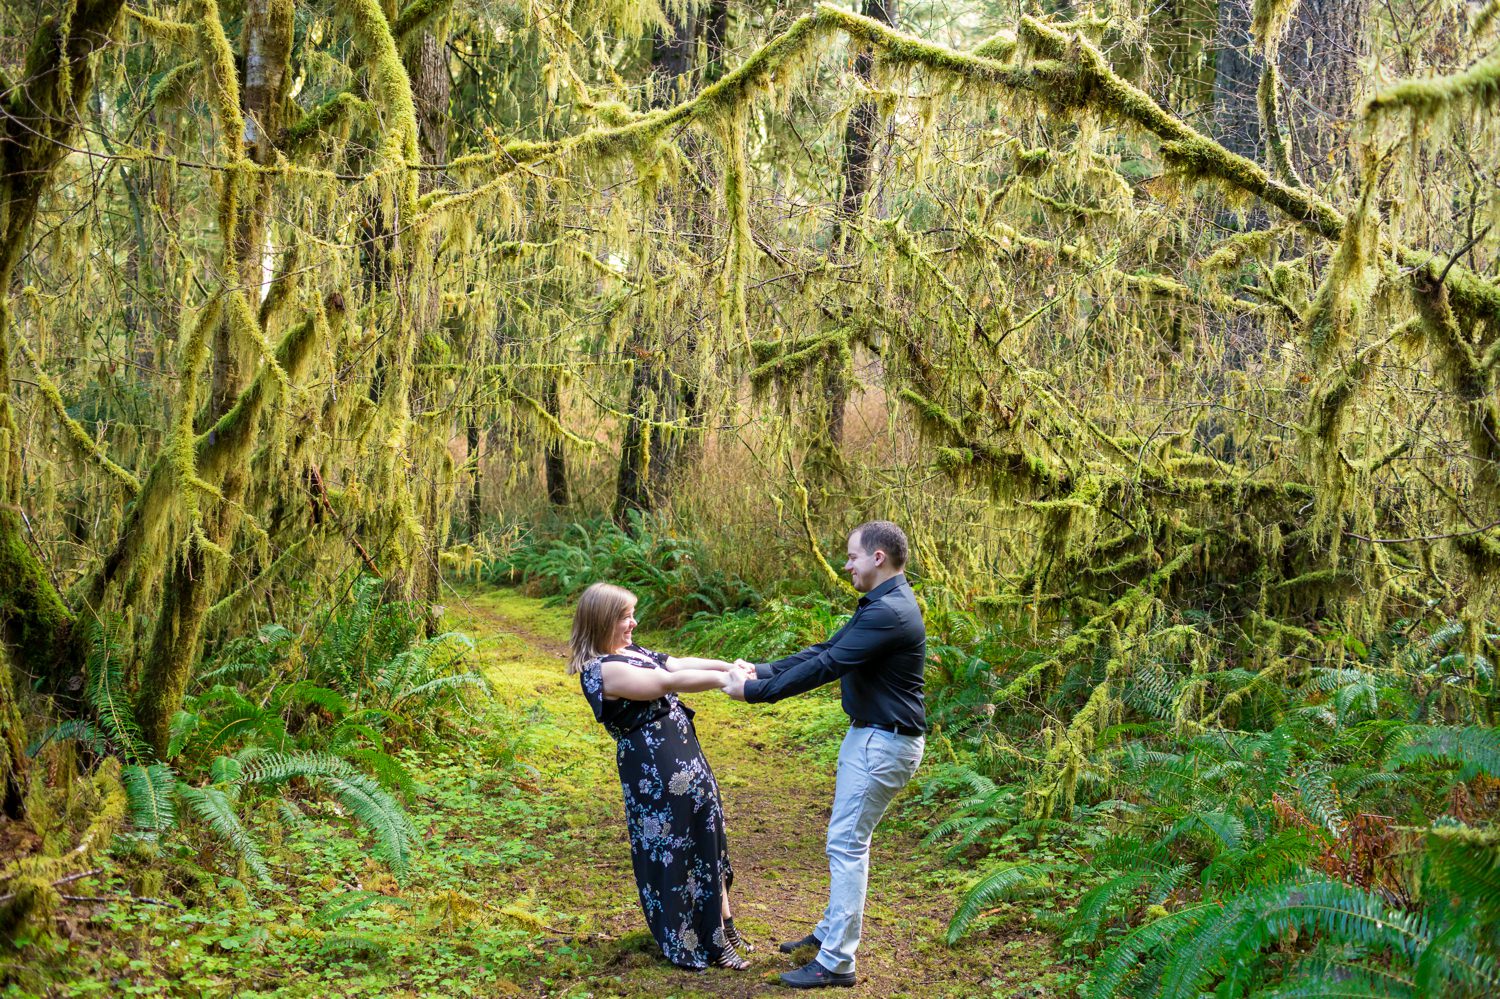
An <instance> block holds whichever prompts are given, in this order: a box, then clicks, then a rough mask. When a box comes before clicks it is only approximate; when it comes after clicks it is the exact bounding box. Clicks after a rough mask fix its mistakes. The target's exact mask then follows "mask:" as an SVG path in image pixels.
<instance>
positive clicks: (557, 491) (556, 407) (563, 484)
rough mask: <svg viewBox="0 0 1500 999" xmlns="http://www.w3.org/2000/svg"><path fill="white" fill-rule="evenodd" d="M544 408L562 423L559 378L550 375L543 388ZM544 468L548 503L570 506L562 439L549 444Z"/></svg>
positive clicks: (543, 462) (544, 457)
mask: <svg viewBox="0 0 1500 999" xmlns="http://www.w3.org/2000/svg"><path fill="white" fill-rule="evenodd" d="M542 408H543V409H545V410H546V411H547V415H548V416H551V417H552V418H553V419H555V420H559V422H560V421H561V417H562V398H561V393H560V392H559V391H558V387H557V376H556V375H549V376H548V378H547V381H546V383H545V384H544V385H543V386H542ZM542 466H543V470H544V474H545V476H546V480H547V502H549V503H551V504H552V505H553V506H567V505H568V459H567V455H566V453H565V452H564V451H563V442H562V438H560V437H554V438H553V439H552V440H550V441H548V442H547V450H546V453H545V454H543V455H542Z"/></svg>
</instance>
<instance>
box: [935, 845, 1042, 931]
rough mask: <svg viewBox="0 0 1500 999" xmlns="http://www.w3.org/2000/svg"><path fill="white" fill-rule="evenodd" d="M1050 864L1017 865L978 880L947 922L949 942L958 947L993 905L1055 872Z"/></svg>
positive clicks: (993, 872)
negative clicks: (971, 927)
mask: <svg viewBox="0 0 1500 999" xmlns="http://www.w3.org/2000/svg"><path fill="white" fill-rule="evenodd" d="M1053 870H1054V867H1053V866H1052V865H1051V864H1018V865H1016V866H1014V867H1004V868H1001V869H1000V870H998V871H992V872H990V873H989V874H987V875H985V876H984V877H983V878H981V879H980V880H979V882H978V883H977V884H976V885H974V887H972V888H970V889H969V891H968V892H967V894H965V895H964V900H963V901H962V902H961V903H960V904H959V906H958V910H957V911H956V912H954V913H953V918H952V919H951V920H949V922H948V943H949V944H950V945H952V944H955V943H957V942H958V941H959V939H960V938H961V937H962V936H963V935H964V932H965V931H966V930H967V929H968V928H969V926H970V925H972V924H973V922H974V920H976V919H978V918H979V914H980V913H981V912H983V911H984V909H985V908H986V907H987V906H989V905H990V904H991V903H993V902H998V901H1001V900H1003V899H1006V898H1009V897H1011V895H1012V894H1014V893H1015V892H1018V891H1021V890H1023V889H1026V888H1029V887H1031V886H1032V885H1034V884H1036V882H1038V881H1040V880H1042V879H1043V878H1046V877H1047V876H1048V875H1050V874H1051V873H1052V871H1053Z"/></svg>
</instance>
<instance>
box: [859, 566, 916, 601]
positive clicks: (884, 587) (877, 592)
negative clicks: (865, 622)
mask: <svg viewBox="0 0 1500 999" xmlns="http://www.w3.org/2000/svg"><path fill="white" fill-rule="evenodd" d="M905 583H906V573H904V572H898V573H896V574H895V575H894V576H892V577H891V578H890V579H887V580H886V581H885V582H883V583H881V584H880V585H879V586H877V587H875V589H873V590H871V591H870V592H869V593H866V594H865V595H864V596H862V597H860V598H859V606H861V607H863V606H865V605H866V604H869V603H874V602H875V601H876V600H879V599H880V598H881V597H883V596H885V595H886V594H887V593H889V592H891V591H892V590H894V589H895V588H896V587H898V586H902V585H904V584H905Z"/></svg>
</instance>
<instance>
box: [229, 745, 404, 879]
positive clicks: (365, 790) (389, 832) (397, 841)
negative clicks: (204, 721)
mask: <svg viewBox="0 0 1500 999" xmlns="http://www.w3.org/2000/svg"><path fill="white" fill-rule="evenodd" d="M299 777H300V778H302V779H304V780H307V781H310V782H312V783H314V784H318V785H321V786H322V787H324V788H325V789H326V790H327V791H328V792H329V793H331V794H332V795H333V796H334V798H336V799H337V800H338V801H339V803H340V804H342V805H343V806H344V807H345V808H346V809H348V810H349V812H350V813H351V814H352V815H353V817H354V818H355V819H356V820H357V821H359V822H361V823H363V824H364V825H366V826H368V827H369V828H370V830H371V831H372V832H373V833H374V834H375V840H376V855H377V856H378V857H380V858H381V859H383V860H385V862H386V863H387V864H388V865H389V866H390V868H391V870H392V871H393V872H395V873H396V874H397V875H398V876H399V875H404V874H405V873H406V871H407V869H408V868H409V867H410V864H411V854H412V851H413V849H415V847H416V844H417V842H418V840H419V839H420V836H419V835H418V833H417V830H416V827H415V826H414V825H412V822H411V819H410V818H408V817H407V815H406V812H405V811H404V810H403V809H402V808H401V805H400V803H398V802H397V801H396V799H395V798H393V797H391V795H390V794H389V792H387V791H386V790H385V789H384V788H383V787H381V786H380V785H379V784H378V783H377V782H376V781H374V780H372V779H371V778H369V777H368V776H366V775H365V774H363V773H361V772H360V771H358V770H356V769H355V768H354V767H353V766H351V765H350V764H349V763H348V762H347V761H345V760H342V759H340V758H339V757H337V756H332V755H329V754H326V753H306V754H302V755H296V756H293V755H290V754H286V753H271V754H268V755H266V756H263V757H260V758H258V759H256V760H252V761H251V762H250V763H248V764H247V765H246V766H245V770H244V780H245V782H246V783H250V784H260V785H266V786H274V785H278V784H284V783H286V782H287V781H290V780H294V779H297V778H299Z"/></svg>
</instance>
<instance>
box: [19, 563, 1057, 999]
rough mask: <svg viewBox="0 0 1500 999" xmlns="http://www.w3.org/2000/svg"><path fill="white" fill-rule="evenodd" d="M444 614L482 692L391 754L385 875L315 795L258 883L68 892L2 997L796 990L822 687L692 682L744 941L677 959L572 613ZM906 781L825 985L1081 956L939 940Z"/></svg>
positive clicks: (1041, 944)
mask: <svg viewBox="0 0 1500 999" xmlns="http://www.w3.org/2000/svg"><path fill="white" fill-rule="evenodd" d="M447 613H448V623H449V626H450V627H453V628H455V629H457V630H461V631H464V632H466V633H468V634H469V635H471V636H473V637H474V639H475V640H476V644H477V648H476V650H475V653H474V655H475V656H476V657H477V665H476V666H475V668H477V669H479V670H481V671H482V672H483V673H484V674H485V675H486V676H487V677H488V679H489V680H490V682H491V684H492V686H493V695H494V696H493V698H492V699H490V700H489V701H488V702H486V703H485V704H483V705H481V706H479V707H476V708H475V715H474V717H473V718H472V719H471V720H470V721H471V724H470V725H469V728H468V729H467V735H466V736H465V737H463V738H450V739H447V740H446V743H445V745H442V746H439V747H437V749H432V748H429V749H426V750H423V751H420V752H408V753H403V754H402V759H403V762H404V763H405V764H406V765H407V766H408V768H409V769H410V770H411V772H412V774H413V776H414V777H415V779H416V781H417V783H418V786H419V789H418V793H417V796H416V798H415V800H414V801H413V803H412V806H411V813H412V816H413V819H414V820H415V821H416V823H417V825H418V828H419V829H421V830H422V831H423V832H424V833H425V835H426V843H425V845H424V848H423V850H422V852H421V853H420V854H419V855H418V857H417V858H416V860H415V862H414V864H413V868H412V871H411V874H410V876H409V877H408V878H407V879H406V880H405V881H404V883H401V884H398V883H397V882H396V881H395V879H393V878H392V877H391V876H390V875H389V874H388V873H386V872H385V871H384V870H383V869H382V868H381V867H380V866H379V865H377V864H376V863H375V862H374V861H372V860H369V859H368V857H366V856H365V852H366V851H365V846H364V843H363V842H362V837H361V836H359V835H358V834H355V835H352V836H351V835H349V833H348V832H347V831H346V830H347V826H341V827H338V828H336V824H337V823H339V822H340V819H339V817H338V816H337V814H336V812H337V810H336V809H333V810H332V811H325V812H322V813H318V812H314V815H313V821H311V822H309V823H308V824H307V825H306V826H304V827H299V828H292V829H288V830H285V831H281V830H279V829H277V830H272V831H268V830H265V829H258V830H257V832H258V834H259V835H261V836H269V837H270V838H271V839H272V841H273V842H272V845H271V848H270V849H268V850H267V856H268V859H269V860H270V861H271V862H272V864H273V869H274V870H275V871H276V875H277V879H278V882H279V887H278V889H277V891H276V892H275V894H274V895H273V896H272V897H264V896H259V897H252V898H248V899H245V900H244V901H243V902H242V903H241V904H240V905H238V906H237V907H236V906H226V907H224V908H223V909H222V910H221V911H213V912H205V911H204V910H202V909H187V910H174V909H168V908H161V907H157V906H150V905H141V904H138V903H136V902H132V901H130V900H129V899H128V898H124V899H122V900H121V901H116V902H110V903H108V904H102V905H99V906H96V907H94V908H93V909H92V911H89V912H77V913H74V914H72V915H71V916H70V917H69V920H65V922H64V924H63V937H64V940H63V941H62V942H60V943H58V944H57V945H56V947H57V950H56V951H55V952H54V955H53V957H52V959H51V961H50V962H49V963H51V964H52V967H51V968H50V969H49V973H44V974H42V975H38V974H37V973H36V971H37V969H32V973H31V974H20V975H17V974H14V973H11V974H6V971H7V970H10V971H12V972H14V970H15V969H14V968H12V969H7V968H6V967H5V966H4V965H3V963H0V982H4V981H6V979H7V978H8V979H9V981H10V984H9V985H8V986H5V987H0V996H6V997H9V996H31V995H48V996H52V995H56V996H64V995H67V996H71V995H85V994H100V993H105V994H111V995H123V994H131V995H174V996H175V995H193V996H197V995H228V994H233V995H257V996H271V995H277V996H291V995H380V996H435V995H442V996H447V995H453V996H459V995H465V996H467V995H475V996H547V997H575V999H582V997H598V999H602V997H606V996H620V997H637V996H640V997H644V996H651V997H680V999H688V997H709V996H715V997H731V996H752V995H774V994H788V995H789V994H792V993H791V992H790V990H784V989H782V988H781V987H780V986H779V985H777V984H776V983H775V979H776V975H777V974H778V973H779V972H781V971H785V970H788V969H790V968H792V967H795V966H796V964H797V963H799V961H798V960H794V958H791V957H787V956H785V955H782V954H780V953H778V952H777V949H776V943H777V941H779V940H783V939H787V938H789V937H798V936H801V935H803V934H804V933H806V932H808V931H809V930H810V929H811V928H812V926H813V925H814V924H815V923H816V921H817V919H818V917H819V915H820V913H821V911H822V908H823V903H824V901H825V899H826V892H827V867H826V861H825V860H824V856H823V839H824V833H825V828H826V823H827V817H828V809H829V804H830V802H831V800H832V796H833V775H834V763H835V759H836V756H837V752H838V744H839V740H840V738H841V737H842V733H843V731H844V728H845V726H846V724H847V722H846V719H845V718H844V716H843V713H842V711H841V710H840V709H839V705H838V702H837V700H836V699H835V698H834V697H831V696H827V695H826V694H814V695H810V696H805V697H801V698H795V699H792V700H790V701H784V702H781V703H780V704H777V705H775V706H772V707H757V706H749V705H744V704H739V703H736V702H734V701H731V700H729V699H728V698H726V697H724V696H722V695H720V694H717V693H713V694H709V693H704V694H697V695H692V696H690V697H689V698H687V700H688V701H689V702H690V703H691V704H692V706H693V707H694V709H695V710H696V711H697V712H698V715H697V720H696V727H697V729H698V733H699V736H700V739H701V741H702V744H703V748H704V752H705V755H706V756H707V757H708V759H709V762H710V764H711V765H712V766H713V768H714V771H715V773H716V775H717V776H718V779H719V784H720V787H721V790H722V794H723V798H724V804H725V808H726V811H727V814H728V832H729V838H730V856H731V859H732V860H733V863H734V867H735V874H736V882H735V886H734V892H733V895H732V901H733V903H734V905H735V907H736V913H735V915H736V920H735V921H736V923H737V924H738V925H739V926H740V927H741V930H742V932H745V933H746V935H747V936H748V937H749V938H750V939H751V940H752V941H753V942H754V944H755V945H756V950H755V952H754V953H753V954H750V955H748V957H749V958H750V961H751V968H750V970H748V971H742V972H733V971H727V970H722V969H712V970H710V971H707V972H704V973H702V974H692V973H688V972H682V971H678V970H676V969H674V968H672V967H671V966H670V965H669V964H667V963H666V962H665V961H664V960H663V959H662V958H661V955H660V952H659V950H658V949H657V947H656V945H655V942H654V941H653V940H652V939H651V937H650V935H649V934H648V933H647V932H646V930H645V925H644V921H643V919H642V917H641V913H640V908H639V903H638V901H637V897H636V892H635V885H634V881H633V876H632V873H631V867H630V852H629V844H628V841H627V840H626V837H625V826H624V815H623V804H622V801H621V794H620V788H619V781H618V778H617V776H616V774H615V770H614V751H613V746H612V743H611V740H610V737H609V735H608V734H607V733H606V732H605V731H604V729H603V728H602V727H601V726H600V725H598V724H597V723H596V722H595V721H594V719H593V716H592V714H591V713H590V711H589V710H588V706H587V704H586V703H585V702H584V700H583V698H582V697H581V696H580V695H579V691H578V686H577V681H576V679H574V678H572V677H569V676H567V675H566V668H565V656H564V649H565V642H566V636H567V629H568V623H569V622H568V615H567V611H566V610H565V609H563V608H558V607H551V606H548V605H546V604H544V603H543V602H542V601H540V600H536V599H532V598H529V597H525V596H522V595H521V594H519V593H516V592H514V591H509V590H487V589H478V588H465V589H462V590H460V591H458V592H456V593H454V594H452V600H451V602H450V605H449V607H448V612H447ZM651 638H652V636H649V635H644V634H643V635H640V636H638V640H640V641H641V642H642V643H643V644H647V645H650V644H652V643H651ZM668 651H670V649H668ZM932 755H933V753H932V750H931V749H929V762H936V761H933V760H932V759H931V758H932ZM924 768H925V765H924ZM919 785H920V774H919V778H918V780H917V781H915V782H914V783H913V784H912V785H911V786H909V787H908V789H907V790H906V791H905V792H903V794H902V796H901V797H900V798H899V799H898V800H897V802H896V803H895V804H894V805H893V806H892V810H891V812H890V813H889V814H888V815H887V817H886V819H885V821H884V822H883V823H882V825H881V827H880V829H879V830H878V831H877V833H876V838H875V844H874V849H873V862H872V874H871V881H870V894H869V902H868V905H867V907H866V912H865V924H864V939H863V940H862V942H861V947H860V953H859V968H858V974H859V981H858V984H857V985H856V986H855V987H854V988H853V989H849V990H840V994H841V995H850V996H878V997H900V996H912V997H917V996H922V997H925V996H933V997H970V996H1049V995H1063V994H1069V993H1071V992H1072V984H1071V983H1072V982H1074V981H1076V976H1075V975H1072V974H1069V973H1068V972H1067V971H1066V970H1065V969H1064V967H1063V966H1062V964H1061V963H1060V962H1059V960H1058V958H1057V956H1056V955H1055V953H1054V949H1053V944H1052V940H1051V938H1049V937H1048V936H1046V935H1045V934H1043V933H1041V932H1038V931H1036V930H1033V929H1030V928H1028V926H1027V925H1026V922H1025V921H1024V920H1025V917H1024V915H1023V914H1022V913H1021V912H1019V911H1014V912H1011V911H1007V912H1006V913H1004V914H1001V915H1000V917H999V918H998V919H991V920H987V921H985V922H984V923H983V924H982V925H981V926H980V927H979V930H980V931H979V932H978V933H977V934H975V935H974V936H971V937H969V938H966V939H965V940H964V941H963V942H962V943H961V944H960V945H959V946H957V947H953V948H950V947H948V946H947V945H946V944H945V943H944V942H943V933H944V931H945V929H946V926H947V922H948V918H949V916H950V915H951V913H952V909H953V906H954V904H955V900H956V898H957V897H958V895H959V894H961V889H962V887H963V886H964V884H965V883H967V881H968V880H969V879H970V878H972V876H973V871H972V870H970V869H967V868H966V866H965V865H963V864H962V863H959V864H956V865H954V864H950V865H945V864H944V863H943V857H942V855H941V853H940V852H939V851H935V850H932V849H929V848H924V847H921V846H920V845H919V841H920V840H921V838H922V836H923V834H924V832H925V830H926V829H927V828H930V825H931V823H932V822H933V821H934V819H933V817H932V808H931V805H930V804H929V803H927V802H924V801H923V800H922V794H921V791H920V790H919ZM132 878H135V879H136V880H135V881H132ZM138 881H139V873H136V874H132V873H131V871H130V870H129V869H128V865H122V866H121V867H120V868H118V869H114V870H111V871H110V872H109V873H108V874H106V876H105V877H104V878H103V879H102V883H101V884H100V885H97V886H94V887H93V888H91V889H90V890H91V891H93V892H97V893H99V894H100V895H101V896H103V895H107V894H108V893H109V892H110V890H111V889H113V890H114V891H117V892H121V893H122V895H124V896H128V895H129V894H132V885H133V884H138ZM1007 920H1009V922H1007ZM810 956H811V954H810V953H802V954H798V955H795V958H797V959H800V960H806V959H807V958H809V957H810ZM43 982H45V983H46V984H40V983H43Z"/></svg>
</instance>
